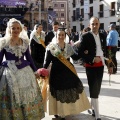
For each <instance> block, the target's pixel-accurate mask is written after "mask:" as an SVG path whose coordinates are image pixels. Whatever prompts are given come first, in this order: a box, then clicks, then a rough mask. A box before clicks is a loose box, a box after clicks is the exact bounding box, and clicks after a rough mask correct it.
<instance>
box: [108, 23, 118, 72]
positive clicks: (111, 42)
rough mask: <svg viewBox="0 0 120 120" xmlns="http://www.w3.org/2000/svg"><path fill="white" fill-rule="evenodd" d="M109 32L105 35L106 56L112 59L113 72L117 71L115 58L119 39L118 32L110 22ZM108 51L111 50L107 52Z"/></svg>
mask: <svg viewBox="0 0 120 120" xmlns="http://www.w3.org/2000/svg"><path fill="white" fill-rule="evenodd" d="M109 29H110V31H109V33H108V35H107V52H108V55H107V56H108V58H110V59H112V61H113V63H114V64H115V67H114V68H113V74H116V73H117V59H116V52H117V47H118V40H119V34H118V32H117V31H116V25H115V24H110V26H109ZM109 52H111V53H110V54H111V55H110V54H109Z"/></svg>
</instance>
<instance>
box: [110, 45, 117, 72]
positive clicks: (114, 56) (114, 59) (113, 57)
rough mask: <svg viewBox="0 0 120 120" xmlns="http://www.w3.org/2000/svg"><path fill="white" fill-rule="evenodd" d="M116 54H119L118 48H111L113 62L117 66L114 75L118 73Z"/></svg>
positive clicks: (114, 68)
mask: <svg viewBox="0 0 120 120" xmlns="http://www.w3.org/2000/svg"><path fill="white" fill-rule="evenodd" d="M116 52H117V46H115V47H112V48H111V53H112V55H111V56H112V61H113V63H114V65H115V67H113V73H116V72H117V59H116Z"/></svg>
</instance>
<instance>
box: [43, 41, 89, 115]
mask: <svg viewBox="0 0 120 120" xmlns="http://www.w3.org/2000/svg"><path fill="white" fill-rule="evenodd" d="M59 53H61V54H62V55H63V56H64V57H65V58H66V59H69V58H70V56H72V55H73V54H74V51H73V49H72V47H71V46H70V45H69V44H67V43H65V49H64V51H61V49H60V48H59V46H58V45H57V44H54V43H50V44H49V45H48V47H47V51H46V55H45V62H44V68H48V66H49V64H50V63H51V62H52V66H51V72H50V78H49V91H48V99H49V102H48V106H49V110H48V111H49V114H50V115H60V116H67V115H73V114H79V113H80V112H82V111H85V110H87V109H89V108H90V104H89V101H88V99H87V97H86V94H85V92H84V87H83V84H82V82H81V80H80V79H79V77H78V76H76V75H75V74H74V73H73V72H72V71H71V70H70V69H69V68H68V67H67V66H66V65H65V64H63V63H62V62H61V61H60V60H59V59H58V58H57V55H58V54H59ZM71 65H72V63H71ZM73 67H74V66H73Z"/></svg>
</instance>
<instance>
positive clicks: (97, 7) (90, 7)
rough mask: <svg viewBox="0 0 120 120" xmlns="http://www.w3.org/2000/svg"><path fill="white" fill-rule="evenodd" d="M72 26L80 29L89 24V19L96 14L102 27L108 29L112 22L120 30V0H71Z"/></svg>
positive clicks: (74, 28) (74, 29) (77, 29)
mask: <svg viewBox="0 0 120 120" xmlns="http://www.w3.org/2000/svg"><path fill="white" fill-rule="evenodd" d="M69 7H70V10H69V15H70V16H71V17H69V20H70V27H71V29H73V31H80V30H82V29H83V28H84V27H87V26H88V25H89V19H90V17H92V16H96V17H98V18H99V20H100V29H104V30H108V26H109V24H110V23H114V24H116V25H117V29H118V30H119V31H120V9H119V8H120V0H69Z"/></svg>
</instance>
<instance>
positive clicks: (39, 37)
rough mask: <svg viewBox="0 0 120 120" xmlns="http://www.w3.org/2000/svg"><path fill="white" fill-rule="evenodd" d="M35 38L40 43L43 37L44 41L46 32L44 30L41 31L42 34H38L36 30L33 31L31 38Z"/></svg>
mask: <svg viewBox="0 0 120 120" xmlns="http://www.w3.org/2000/svg"><path fill="white" fill-rule="evenodd" d="M32 39H34V40H35V41H36V42H37V43H38V44H41V43H40V39H42V40H43V41H45V33H44V32H43V31H41V34H40V35H37V34H36V32H35V31H34V32H32V33H31V35H30V40H32Z"/></svg>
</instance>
